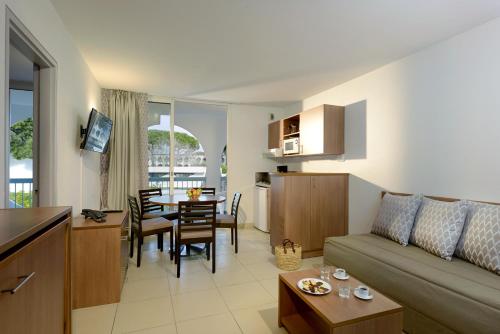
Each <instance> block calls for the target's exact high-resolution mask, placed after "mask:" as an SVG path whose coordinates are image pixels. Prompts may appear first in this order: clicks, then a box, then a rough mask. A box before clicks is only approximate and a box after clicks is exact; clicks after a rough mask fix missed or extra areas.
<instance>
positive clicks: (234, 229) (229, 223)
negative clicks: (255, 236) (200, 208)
mask: <svg viewBox="0 0 500 334" xmlns="http://www.w3.org/2000/svg"><path fill="white" fill-rule="evenodd" d="M240 200H241V193H235V194H234V196H233V203H231V213H230V214H227V212H226V213H224V214H217V215H216V216H215V227H216V228H230V229H231V245H233V244H234V252H235V253H238V209H239V207H240Z"/></svg>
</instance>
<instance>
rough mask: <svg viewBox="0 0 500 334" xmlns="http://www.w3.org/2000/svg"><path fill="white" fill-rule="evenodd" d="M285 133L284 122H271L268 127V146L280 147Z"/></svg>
mask: <svg viewBox="0 0 500 334" xmlns="http://www.w3.org/2000/svg"><path fill="white" fill-rule="evenodd" d="M282 134H283V122H282V121H275V122H271V123H269V125H268V127H267V148H268V149H270V150H271V149H273V148H280V147H281V139H282Z"/></svg>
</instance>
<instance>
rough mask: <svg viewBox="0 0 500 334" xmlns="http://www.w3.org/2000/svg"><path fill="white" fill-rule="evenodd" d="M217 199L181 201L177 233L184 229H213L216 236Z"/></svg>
mask: <svg viewBox="0 0 500 334" xmlns="http://www.w3.org/2000/svg"><path fill="white" fill-rule="evenodd" d="M216 211H217V201H185V202H182V201H181V202H179V205H178V214H179V218H178V219H177V224H178V225H177V233H178V234H179V237H180V234H181V233H182V231H183V230H189V231H193V230H196V231H206V230H211V231H212V235H213V236H214V237H215V220H216V219H215V216H216Z"/></svg>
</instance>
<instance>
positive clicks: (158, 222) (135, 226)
mask: <svg viewBox="0 0 500 334" xmlns="http://www.w3.org/2000/svg"><path fill="white" fill-rule="evenodd" d="M128 204H129V207H130V212H131V217H132V227H131V231H130V257H133V256H134V237H135V236H137V267H140V266H141V255H142V244H143V243H144V237H146V236H148V235H154V234H156V235H157V236H158V249H159V250H160V251H161V252H163V234H164V233H166V232H169V233H170V260H171V261H172V259H173V257H174V252H173V251H174V233H173V229H174V224H173V223H172V222H171V221H169V220H167V219H165V218H163V217H157V218H152V219H142V218H141V217H142V216H141V211H140V210H139V205H138V204H137V198H135V197H134V196H128Z"/></svg>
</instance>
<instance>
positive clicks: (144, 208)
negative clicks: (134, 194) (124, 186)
mask: <svg viewBox="0 0 500 334" xmlns="http://www.w3.org/2000/svg"><path fill="white" fill-rule="evenodd" d="M161 195H162V193H161V189H160V188H151V189H143V190H139V200H140V201H141V213H142V214H145V213H146V212H151V211H163V205H158V204H153V203H151V202H149V199H150V198H151V197H155V196H161Z"/></svg>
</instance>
